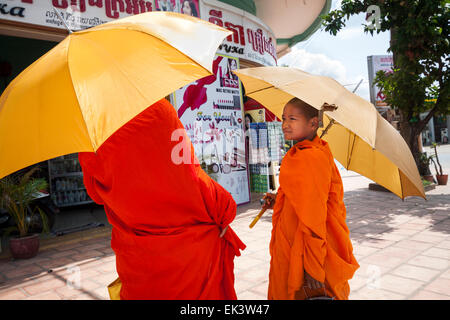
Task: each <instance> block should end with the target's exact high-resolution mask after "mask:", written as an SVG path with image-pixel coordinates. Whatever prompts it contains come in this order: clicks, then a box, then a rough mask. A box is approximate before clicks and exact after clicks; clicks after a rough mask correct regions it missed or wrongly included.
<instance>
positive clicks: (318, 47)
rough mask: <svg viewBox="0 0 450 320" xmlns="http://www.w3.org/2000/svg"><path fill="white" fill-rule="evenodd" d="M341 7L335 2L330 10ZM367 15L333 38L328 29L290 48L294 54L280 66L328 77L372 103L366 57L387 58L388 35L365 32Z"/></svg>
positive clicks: (290, 54) (351, 21)
mask: <svg viewBox="0 0 450 320" xmlns="http://www.w3.org/2000/svg"><path fill="white" fill-rule="evenodd" d="M339 5H340V0H337V1H333V4H332V8H331V10H333V9H335V8H336V7H337V6H339ZM364 23H365V14H360V15H357V16H352V17H350V19H349V20H348V21H347V22H346V26H345V27H344V28H343V29H342V30H341V31H340V32H338V33H337V35H336V36H333V35H331V34H329V33H328V32H326V31H325V30H323V28H322V29H319V30H317V31H316V32H315V33H314V34H313V35H312V36H311V37H310V38H309V39H308V40H306V41H303V42H300V43H298V44H296V45H295V46H293V47H292V48H291V52H290V53H288V54H286V55H285V56H283V57H281V58H280V59H279V60H278V65H282V64H284V65H288V66H290V67H296V68H299V69H301V70H303V71H306V72H309V73H312V74H317V75H323V76H328V77H331V78H333V79H335V80H336V81H338V82H339V83H341V84H342V85H345V87H346V88H347V89H349V90H350V91H353V89H355V87H356V85H357V84H358V82H359V81H360V80H361V79H364V80H363V82H362V83H361V85H360V86H359V87H358V89H357V91H356V92H355V93H356V94H358V95H359V96H361V97H363V98H364V99H366V100H368V101H370V94H369V75H368V69H367V57H368V56H371V55H388V54H390V53H389V52H388V51H387V49H388V48H389V39H390V36H389V32H383V33H379V34H376V33H374V35H373V36H371V35H370V34H369V33H367V34H366V33H364V27H363V24H364Z"/></svg>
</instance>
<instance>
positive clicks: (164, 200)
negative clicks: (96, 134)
mask: <svg viewBox="0 0 450 320" xmlns="http://www.w3.org/2000/svg"><path fill="white" fill-rule="evenodd" d="M177 129H179V130H181V132H183V133H184V135H185V133H186V132H185V130H184V127H183V125H182V123H181V122H180V120H179V119H178V116H177V112H176V111H175V109H174V107H173V106H172V105H171V104H170V103H169V102H168V101H166V100H165V99H163V100H161V101H159V102H157V103H155V104H153V105H152V106H150V107H148V108H147V109H146V110H145V111H143V112H142V113H140V114H139V115H138V116H136V117H135V118H134V119H132V120H131V121H129V122H128V123H126V124H125V125H124V126H123V127H121V128H120V129H119V130H118V131H116V132H115V133H114V134H113V135H112V136H111V137H109V138H108V140H107V141H105V143H104V144H103V145H102V146H101V147H100V148H99V149H98V150H97V152H96V153H93V152H87V153H80V154H79V160H80V164H81V166H82V169H83V173H84V183H85V186H86V189H87V191H88V193H89V195H90V196H91V198H92V199H93V200H94V201H95V202H96V203H98V204H101V205H103V206H104V208H105V211H106V215H107V217H108V220H109V222H110V223H111V225H112V226H113V228H112V238H111V247H112V249H113V250H114V252H115V254H116V269H117V273H118V275H119V278H120V281H121V288H120V299H124V300H125V299H187V300H191V299H226V300H228V299H236V293H235V289H234V270H233V269H234V264H233V260H234V257H235V256H236V255H237V256H239V255H240V250H242V249H244V248H245V245H244V244H243V243H242V242H241V241H240V240H239V238H238V237H237V235H236V234H235V233H234V232H233V230H232V229H231V227H228V229H227V230H226V232H225V233H224V235H223V237H220V234H221V232H222V230H224V229H225V228H226V227H227V226H228V225H229V224H230V223H231V222H232V221H233V219H234V218H235V215H236V203H235V201H234V200H233V198H232V197H231V195H230V193H229V192H227V191H226V190H225V189H224V188H222V187H221V186H220V185H219V184H218V183H216V182H215V181H214V180H212V179H211V178H210V177H209V176H208V175H207V174H206V173H205V172H204V171H203V170H202V169H201V167H200V165H199V164H198V160H197V159H196V158H195V154H194V148H193V146H192V144H191V143H190V140H189V138H188V137H187V136H186V135H185V136H184V138H185V139H184V140H182V141H184V142H182V141H180V140H178V139H177V138H176V135H175V139H173V137H174V136H173V133H174V131H175V130H177ZM178 132H180V131H178ZM172 140H176V141H172ZM183 143H184V144H183ZM181 146H184V147H185V148H184V149H183V148H181ZM181 150H183V151H181ZM189 150H190V153H189V152H188V151H189ZM174 155H175V156H177V155H181V156H185V157H186V158H185V159H186V161H183V162H182V163H178V164H177V161H174ZM178 159H179V158H178ZM189 160H190V161H189Z"/></svg>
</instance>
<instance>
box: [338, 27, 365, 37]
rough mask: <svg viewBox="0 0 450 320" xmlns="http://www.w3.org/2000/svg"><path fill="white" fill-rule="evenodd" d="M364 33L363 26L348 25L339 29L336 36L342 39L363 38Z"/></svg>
mask: <svg viewBox="0 0 450 320" xmlns="http://www.w3.org/2000/svg"><path fill="white" fill-rule="evenodd" d="M362 35H364V28H363V27H362V26H361V27H347V28H344V29H342V30H341V31H339V32H338V33H337V35H336V38H338V39H339V38H340V39H342V40H349V39H354V38H361V36H362Z"/></svg>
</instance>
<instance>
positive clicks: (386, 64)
mask: <svg viewBox="0 0 450 320" xmlns="http://www.w3.org/2000/svg"><path fill="white" fill-rule="evenodd" d="M367 65H368V68H369V86H370V101H371V102H372V103H373V104H374V106H375V107H377V108H378V109H380V108H381V109H386V108H387V107H389V106H388V105H387V103H386V102H385V98H386V96H385V95H384V94H383V91H382V90H381V89H380V88H378V87H377V86H376V85H374V84H373V81H374V79H375V77H376V74H377V72H378V71H380V70H383V71H384V72H387V73H389V72H392V68H393V67H394V60H393V57H392V55H386V56H369V57H367Z"/></svg>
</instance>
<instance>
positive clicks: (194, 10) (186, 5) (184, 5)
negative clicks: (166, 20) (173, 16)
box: [155, 0, 200, 18]
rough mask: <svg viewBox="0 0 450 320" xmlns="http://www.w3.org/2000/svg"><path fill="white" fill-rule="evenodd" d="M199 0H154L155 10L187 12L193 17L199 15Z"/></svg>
mask: <svg viewBox="0 0 450 320" xmlns="http://www.w3.org/2000/svg"><path fill="white" fill-rule="evenodd" d="M198 1H199V0H156V1H155V7H156V10H157V11H171V12H178V13H183V14H187V15H189V16H193V17H197V18H198V17H200V14H199V12H200V10H199V6H198Z"/></svg>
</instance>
